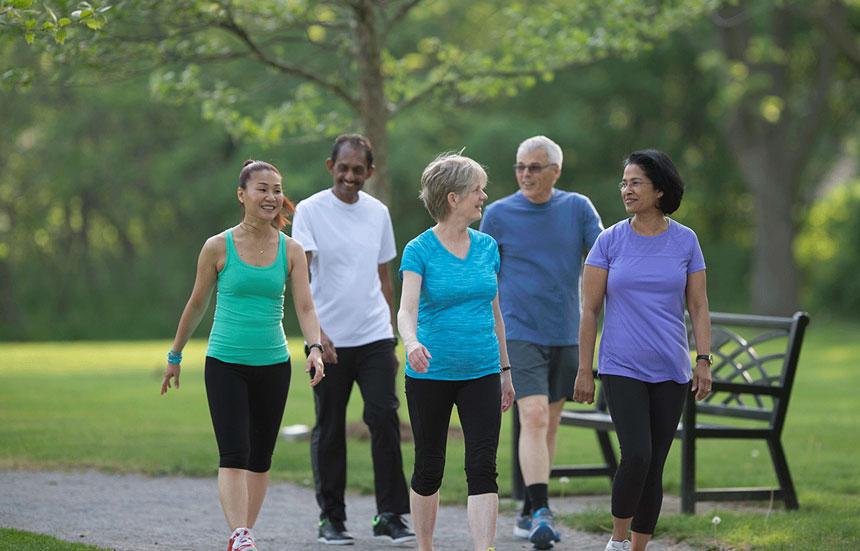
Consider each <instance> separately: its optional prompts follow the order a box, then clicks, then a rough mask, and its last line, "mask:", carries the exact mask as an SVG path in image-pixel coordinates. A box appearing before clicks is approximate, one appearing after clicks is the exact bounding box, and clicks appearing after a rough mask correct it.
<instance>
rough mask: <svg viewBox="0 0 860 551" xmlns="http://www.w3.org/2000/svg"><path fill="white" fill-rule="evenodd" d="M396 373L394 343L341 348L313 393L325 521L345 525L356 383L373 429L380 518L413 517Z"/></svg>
mask: <svg viewBox="0 0 860 551" xmlns="http://www.w3.org/2000/svg"><path fill="white" fill-rule="evenodd" d="M396 371H397V365H396V357H395V356H394V340H393V339H384V340H381V341H376V342H372V343H370V344H365V345H363V346H353V347H343V346H339V347H337V363H336V364H328V363H327V364H325V378H324V379H323V380H322V381H320V383H319V384H318V385H317V386H315V387H314V403H315V406H316V419H317V422H316V426H315V427H314V429H313V433H312V434H311V467H312V468H313V473H314V483H315V485H316V493H317V503H318V504H319V507H320V518H321V519H322V518H328V519H331V520H341V521H344V520H346V505H345V503H344V491H345V489H346V406H347V403H348V402H349V396H350V393H351V392H352V385H353V383H354V382H355V383H358V388H359V390H360V391H361V396H362V398H363V399H364V422H365V423H366V424H367V427H368V428H369V429H370V449H371V455H372V458H373V480H374V487H375V490H376V508H377V512H379V513H397V514H405V513H408V512H409V492H408V490H407V488H406V478H405V477H404V475H403V458H402V457H401V454H400V419H399V417H398V416H397V408H398V407H399V406H400V402H399V401H398V399H397V394H396V393H395V391H394V377H395V375H396Z"/></svg>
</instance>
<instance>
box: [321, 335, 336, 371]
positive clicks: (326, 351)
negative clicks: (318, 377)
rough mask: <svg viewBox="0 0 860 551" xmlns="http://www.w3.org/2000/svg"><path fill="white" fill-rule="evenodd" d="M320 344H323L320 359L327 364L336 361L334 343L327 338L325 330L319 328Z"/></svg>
mask: <svg viewBox="0 0 860 551" xmlns="http://www.w3.org/2000/svg"><path fill="white" fill-rule="evenodd" d="M320 344H322V346H323V350H322V360H323V361H324V362H325V363H327V364H336V363H337V349H336V348H335V347H334V343H333V342H331V339H330V338H328V335H326V334H325V331H323V330H322V329H320Z"/></svg>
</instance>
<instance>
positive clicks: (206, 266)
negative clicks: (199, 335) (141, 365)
mask: <svg viewBox="0 0 860 551" xmlns="http://www.w3.org/2000/svg"><path fill="white" fill-rule="evenodd" d="M225 255H226V243H225V241H224V237H223V236H219V235H216V236H214V237H210V238H209V239H207V240H206V243H204V244H203V248H202V249H201V250H200V255H199V256H198V257H197V275H196V277H195V279H194V288H193V289H192V291H191V297H189V299H188V302H187V303H185V309H184V310H183V311H182V316H180V318H179V326H178V327H177V328H176V336H175V337H174V338H173V346H172V347H171V350H173V351H174V352H182V349H183V348H185V345H186V344H188V340H189V339H190V338H191V335H193V334H194V331H195V330H196V329H197V326H198V325H200V320H201V319H203V315H204V314H205V313H206V310H207V309H208V308H209V302H210V301H211V300H212V290H213V289H214V288H215V284H216V282H217V281H218V265H219V263H220V262H221V259H222V258H224V256H225ZM179 372H180V364H170V363H169V364H167V369H166V370H165V371H164V377H163V379H162V381H161V394H164V393H165V392H167V389H168V388H171V386H170V379H173V380H174V383H175V384H176V388H179Z"/></svg>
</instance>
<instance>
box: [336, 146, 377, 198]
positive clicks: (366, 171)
mask: <svg viewBox="0 0 860 551" xmlns="http://www.w3.org/2000/svg"><path fill="white" fill-rule="evenodd" d="M325 166H326V168H327V169H328V171H329V174H331V176H332V179H333V184H332V188H331V189H332V191H333V192H334V194H335V196H336V197H337V198H338V199H340V200H341V201H343V202H345V203H355V202H356V201H358V192H359V191H361V188H362V187H364V182H365V181H366V180H367V179H368V178H370V177H371V176H373V167H372V166H368V164H367V152H365V151H364V150H363V149H361V148H359V147H353V146H352V145H349V144H346V145H344V146H342V147H341V148H340V151H338V153H337V158H336V159H326V162H325Z"/></svg>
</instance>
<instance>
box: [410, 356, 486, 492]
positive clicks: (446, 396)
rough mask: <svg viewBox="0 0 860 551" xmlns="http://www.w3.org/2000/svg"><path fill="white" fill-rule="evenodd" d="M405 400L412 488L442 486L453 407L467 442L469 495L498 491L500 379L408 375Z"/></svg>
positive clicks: (429, 488)
mask: <svg viewBox="0 0 860 551" xmlns="http://www.w3.org/2000/svg"><path fill="white" fill-rule="evenodd" d="M406 403H407V404H408V405H409V421H410V423H411V424H412V434H413V438H414V440H415V470H414V471H413V474H412V489H413V490H415V493H417V494H419V495H422V496H430V495H433V494H434V493H436V491H437V490H439V487H440V486H441V485H442V473H443V472H444V471H445V450H446V447H447V444H448V427H449V425H450V423H451V411H452V410H453V407H454V405H455V404H456V406H457V413H458V415H459V416H460V424H461V425H462V427H463V439H464V440H465V444H466V483H467V486H468V489H469V495H470V496H473V495H481V494H497V493H498V492H499V487H498V485H497V484H496V477H497V476H498V473H497V472H496V451H497V450H498V448H499V431H500V430H501V427H502V402H501V378H500V377H499V375H498V374H496V373H493V374H492V375H487V376H486V377H481V378H479V379H469V380H466V381H439V380H433V379H415V378H412V377H409V376H407V377H406Z"/></svg>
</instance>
